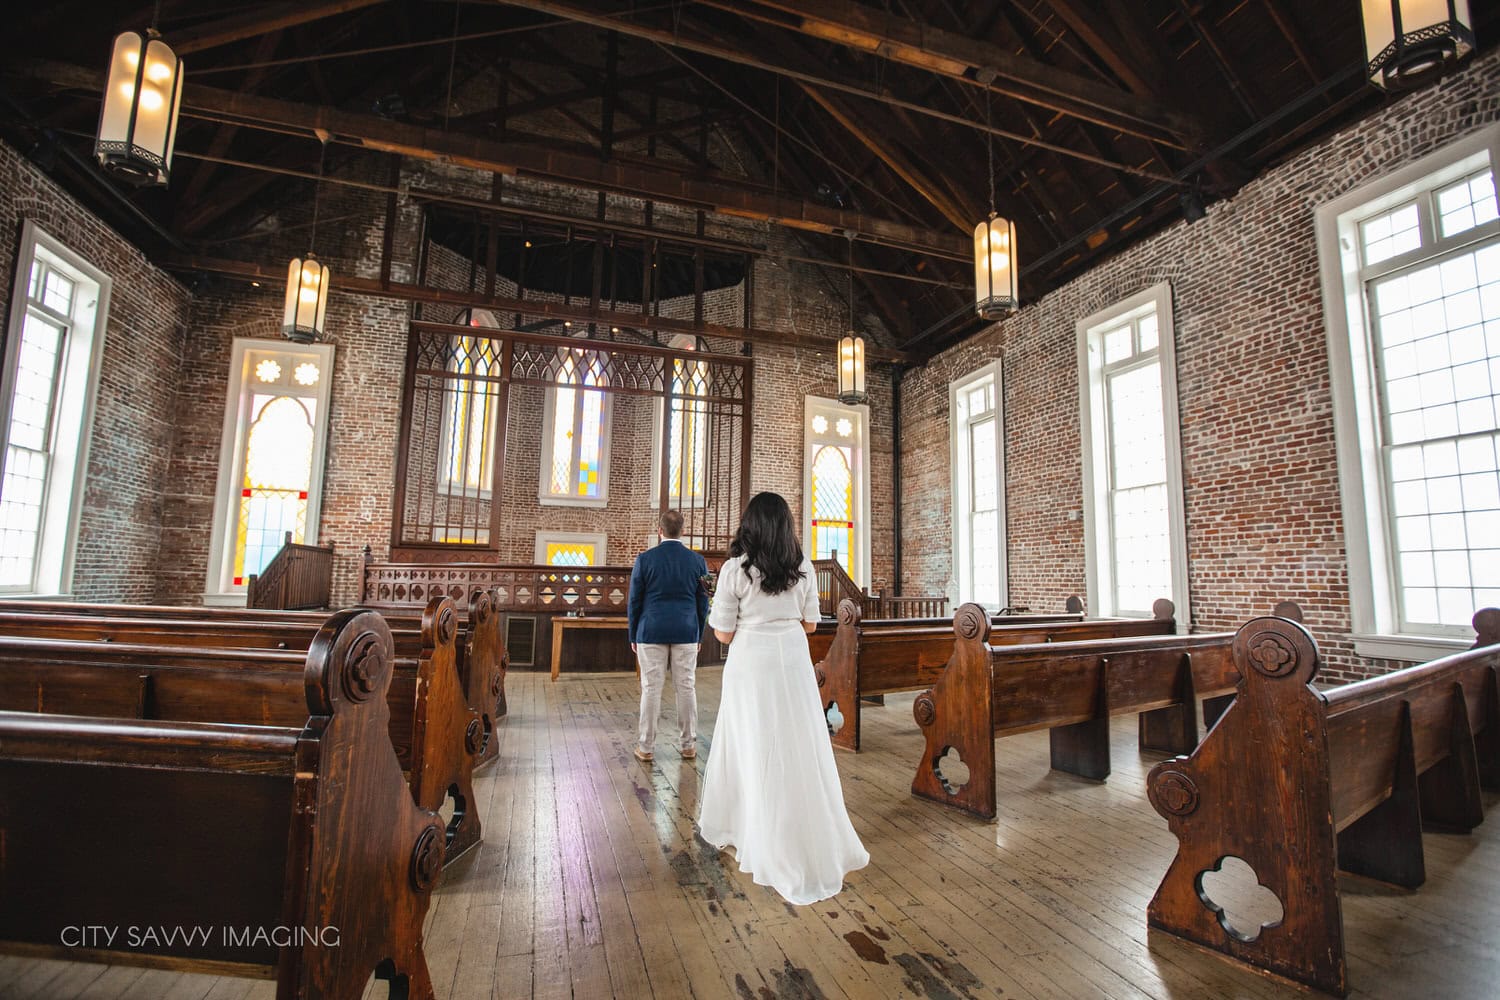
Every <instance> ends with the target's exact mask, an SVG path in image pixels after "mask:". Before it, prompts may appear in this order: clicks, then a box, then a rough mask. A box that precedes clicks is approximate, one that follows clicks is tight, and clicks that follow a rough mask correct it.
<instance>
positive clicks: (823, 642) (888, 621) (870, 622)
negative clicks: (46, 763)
mask: <svg viewBox="0 0 1500 1000" xmlns="http://www.w3.org/2000/svg"><path fill="white" fill-rule="evenodd" d="M842 603H843V602H842V601H841V602H840V604H842ZM855 603H856V604H858V602H855ZM0 607H3V603H0ZM860 618H861V621H863V623H864V625H865V626H867V627H872V626H875V625H902V626H905V627H907V628H921V627H924V626H930V627H933V628H940V629H942V630H943V631H944V632H948V631H950V630H951V629H952V627H953V619H952V618H883V619H878V620H877V619H873V618H871V619H865V618H864V612H863V611H861V612H860ZM991 620H992V622H993V624H994V625H996V626H1000V625H1038V624H1050V623H1052V622H1081V621H1083V620H1084V612H1083V600H1082V599H1081V598H1079V597H1076V596H1074V597H1069V598H1068V600H1067V602H1066V610H1065V611H1061V612H1057V613H1047V612H1038V613H1032V612H1030V611H1025V612H1017V613H1012V612H1010V611H1009V610H1006V611H1001V612H999V613H997V614H995V615H992V616H991ZM838 625H839V619H838V609H837V608H835V609H834V614H833V615H832V616H831V617H829V618H824V619H823V620H822V621H820V622H818V627H817V628H816V629H815V630H814V631H812V632H810V633H809V634H808V636H807V644H808V651H809V652H810V653H811V654H812V660H813V662H814V663H818V662H820V661H821V660H822V659H823V658H824V657H825V656H827V655H828V647H829V646H831V645H833V639H834V636H836V635H837V634H838Z"/></svg>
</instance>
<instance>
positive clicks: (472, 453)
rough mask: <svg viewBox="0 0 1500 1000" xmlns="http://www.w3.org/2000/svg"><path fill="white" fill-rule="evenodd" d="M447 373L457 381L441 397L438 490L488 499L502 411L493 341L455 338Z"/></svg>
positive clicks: (451, 382)
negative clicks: (439, 475)
mask: <svg viewBox="0 0 1500 1000" xmlns="http://www.w3.org/2000/svg"><path fill="white" fill-rule="evenodd" d="M298 370H299V371H300V368H299V369H298ZM448 370H449V371H450V372H452V373H453V375H454V376H455V377H453V378H450V379H448V380H447V382H446V384H445V386H444V391H443V438H442V458H441V464H440V465H439V468H440V469H441V470H442V478H441V482H442V486H443V489H444V491H445V492H447V493H449V494H453V493H469V492H474V493H487V492H489V490H490V489H491V486H492V483H493V480H494V468H495V449H494V444H495V434H496V428H497V425H498V421H499V410H500V406H499V393H500V383H499V378H500V358H499V356H498V354H497V353H496V352H495V348H494V341H492V340H490V339H489V338H488V337H478V336H474V337H455V338H454V340H453V350H452V353H451V356H450V359H449V362H448ZM314 380H315V381H316V376H314Z"/></svg>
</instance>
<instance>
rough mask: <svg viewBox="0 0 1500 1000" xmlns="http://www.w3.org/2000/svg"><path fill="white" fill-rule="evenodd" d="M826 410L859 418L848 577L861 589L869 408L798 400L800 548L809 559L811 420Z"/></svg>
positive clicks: (866, 575)
mask: <svg viewBox="0 0 1500 1000" xmlns="http://www.w3.org/2000/svg"><path fill="white" fill-rule="evenodd" d="M820 407H821V408H823V409H827V410H830V411H835V412H837V411H853V412H854V413H855V414H856V415H857V416H858V418H859V421H858V423H859V434H858V439H859V447H858V448H856V449H855V456H856V464H857V465H858V468H856V469H855V470H854V477H855V478H854V484H855V494H856V496H855V503H854V530H855V531H857V532H858V533H859V542H860V545H859V559H858V560H856V564H855V565H854V566H853V567H851V569H852V572H851V573H850V576H852V577H853V578H854V582H855V583H857V584H859V585H860V586H861V587H864V588H866V589H869V587H870V583H871V580H870V536H871V532H870V407H869V406H867V405H865V404H863V403H861V404H859V405H857V406H850V405H848V404H846V403H840V402H839V401H838V400H836V399H827V398H825V397H823V396H804V397H803V399H802V547H803V549H804V551H806V552H807V557H808V558H809V559H811V558H812V456H813V444H812V433H813V431H812V418H813V411H814V410H815V409H818V408H820Z"/></svg>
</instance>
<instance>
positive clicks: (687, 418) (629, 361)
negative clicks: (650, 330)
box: [391, 314, 752, 603]
mask: <svg viewBox="0 0 1500 1000" xmlns="http://www.w3.org/2000/svg"><path fill="white" fill-rule="evenodd" d="M476 315H477V314H476ZM521 318H524V317H521ZM491 319H493V321H494V322H497V323H503V324H513V323H518V322H520V318H517V317H515V316H514V315H512V314H506V315H505V316H503V317H500V318H494V317H491ZM751 368H752V366H751V361H750V359H749V358H746V357H741V356H738V355H729V354H720V353H715V352H713V351H708V350H690V349H679V348H670V347H660V346H656V345H654V344H642V343H636V342H631V341H624V340H599V339H587V338H576V337H559V336H549V335H546V334H540V333H525V332H517V331H515V330H506V329H498V328H495V327H492V326H464V325H456V324H449V323H429V322H420V321H419V322H415V323H413V324H412V325H411V333H410V339H409V342H408V349H407V357H406V377H405V384H404V386H403V394H402V407H401V412H402V418H401V428H400V435H399V439H398V443H397V452H396V494H395V497H394V501H393V506H394V509H393V517H392V529H391V530H392V537H391V557H392V559H393V560H395V561H398V562H399V561H421V562H479V563H483V562H491V561H493V562H494V563H500V562H504V561H507V559H506V553H509V554H510V558H509V560H508V561H510V562H512V563H514V562H516V561H517V558H516V548H517V546H523V547H524V548H526V549H527V550H529V548H530V546H531V538H530V534H529V530H528V533H527V537H526V538H525V539H521V538H520V537H519V536H516V535H515V532H514V526H513V525H512V526H511V527H509V528H507V527H503V523H504V519H505V518H506V517H507V516H509V517H512V518H515V517H520V516H522V515H523V514H524V515H525V517H526V520H527V524H528V529H529V526H530V522H531V520H533V517H532V515H531V514H529V513H526V511H527V510H528V509H531V508H535V507H536V505H537V504H538V503H539V502H542V503H544V504H545V503H551V502H553V498H550V497H548V498H545V499H543V500H541V501H539V495H540V493H541V491H542V483H541V482H539V479H540V478H541V473H542V470H541V468H540V462H539V456H538V454H537V453H536V452H535V450H534V449H535V448H536V446H537V444H536V442H537V440H538V438H537V432H538V429H539V428H541V427H542V426H543V424H544V422H545V421H546V420H548V419H549V418H548V416H547V414H546V412H545V411H546V410H547V408H548V407H547V402H546V401H547V400H551V399H553V398H554V397H553V396H551V395H547V394H546V390H554V391H558V390H561V391H568V392H584V393H592V392H598V393H601V394H603V397H605V398H606V399H607V400H608V403H607V406H608V408H609V409H608V410H607V411H606V413H605V415H604V417H603V418H601V419H602V420H603V421H604V426H605V428H606V430H605V434H604V446H605V451H604V452H603V454H602V455H601V456H600V459H601V461H602V465H601V467H600V468H599V469H598V470H597V475H598V477H599V481H600V493H601V494H602V493H604V492H605V491H606V490H607V484H608V480H609V479H613V480H615V481H616V484H617V486H618V485H620V482H621V481H622V480H623V481H626V482H628V481H629V477H631V476H634V477H637V478H638V479H639V482H637V483H635V484H634V485H635V488H636V489H638V490H640V491H641V492H642V493H646V492H649V494H650V496H651V497H652V501H653V503H654V505H655V508H656V509H657V510H666V509H669V508H676V509H679V510H681V511H682V513H683V516H684V518H685V520H686V524H685V526H684V529H683V538H684V541H686V542H688V543H689V544H690V545H692V546H693V547H694V548H696V549H700V550H704V551H724V550H725V549H727V548H728V546H729V539H730V536H731V535H732V534H733V532H734V529H735V527H736V526H737V525H738V523H739V517H740V513H741V511H742V510H743V509H744V505H745V503H746V501H747V500H748V499H749V494H748V483H749V476H750V448H751V425H750V420H749V419H748V417H749V410H750V402H751ZM640 400H646V401H647V402H648V405H647V406H646V407H644V408H643V407H641V406H640V405H639V403H638V402H632V401H640ZM600 405H601V406H604V405H606V404H600ZM539 410H541V411H544V412H538V411H539ZM627 418H628V419H627ZM617 422H625V423H627V424H629V425H631V426H635V427H639V428H641V429H642V430H641V432H640V433H639V434H632V433H626V432H625V431H623V430H622V431H621V432H620V433H614V430H613V428H614V426H615V425H616V423H617ZM645 428H651V429H652V430H651V431H650V433H647V432H646V431H645V430H644V429H645ZM523 432H524V433H523ZM542 445H543V447H542V452H541V454H542V455H543V456H544V455H546V454H547V442H546V441H545V440H543V441H542ZM633 449H634V450H633ZM580 468H581V467H580ZM579 475H580V476H581V475H582V473H580V474H579ZM580 482H581V480H580ZM497 498H498V499H497ZM583 499H584V500H588V499H590V498H589V497H588V496H587V495H585V496H584V498H583ZM562 502H567V503H575V502H582V501H580V498H579V497H577V496H573V497H569V498H563V501H562ZM507 509H510V513H509V514H508V515H507V514H506V510H507ZM652 520H653V519H652V518H651V517H649V516H647V517H646V518H645V519H644V520H643V521H642V522H641V524H640V525H639V526H632V525H625V526H622V527H621V528H620V529H618V530H616V531H612V532H611V533H612V534H619V533H620V531H623V532H624V534H625V535H626V536H627V537H626V538H624V539H621V541H620V542H616V543H615V544H616V545H618V544H621V543H623V544H625V545H626V547H627V548H629V547H632V546H634V545H638V544H641V543H643V542H644V541H645V539H646V538H647V537H648V536H649V533H650V524H651V521H652ZM637 528H638V530H637ZM637 533H638V534H639V537H636V535H637ZM507 543H508V544H507ZM616 551H619V550H618V549H616ZM522 558H524V557H522ZM502 603H504V602H502Z"/></svg>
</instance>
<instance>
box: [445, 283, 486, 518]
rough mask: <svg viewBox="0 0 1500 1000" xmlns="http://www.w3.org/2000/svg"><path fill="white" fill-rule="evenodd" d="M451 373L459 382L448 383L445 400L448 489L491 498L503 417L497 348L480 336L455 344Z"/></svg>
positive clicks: (446, 481) (465, 338)
mask: <svg viewBox="0 0 1500 1000" xmlns="http://www.w3.org/2000/svg"><path fill="white" fill-rule="evenodd" d="M475 315H476V317H477V316H478V313H477V312H476V314H475ZM474 325H475V326H480V325H487V324H481V323H479V322H475V323H474ZM448 370H449V371H451V372H452V373H453V374H454V375H455V376H457V377H456V378H453V379H450V380H449V381H448V385H447V386H446V391H445V392H444V398H443V438H442V458H441V464H440V465H439V469H441V471H442V486H443V488H444V489H445V490H446V491H447V492H448V493H450V494H451V493H459V492H462V493H468V492H475V493H488V492H489V491H490V490H491V489H492V487H493V480H494V475H495V447H494V444H495V431H496V424H497V423H498V421H499V411H500V407H499V396H500V377H501V372H500V357H499V354H498V353H497V351H496V349H495V342H494V341H493V340H490V339H489V338H488V337H478V336H474V337H455V338H453V348H452V354H451V355H450V357H449V361H448Z"/></svg>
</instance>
